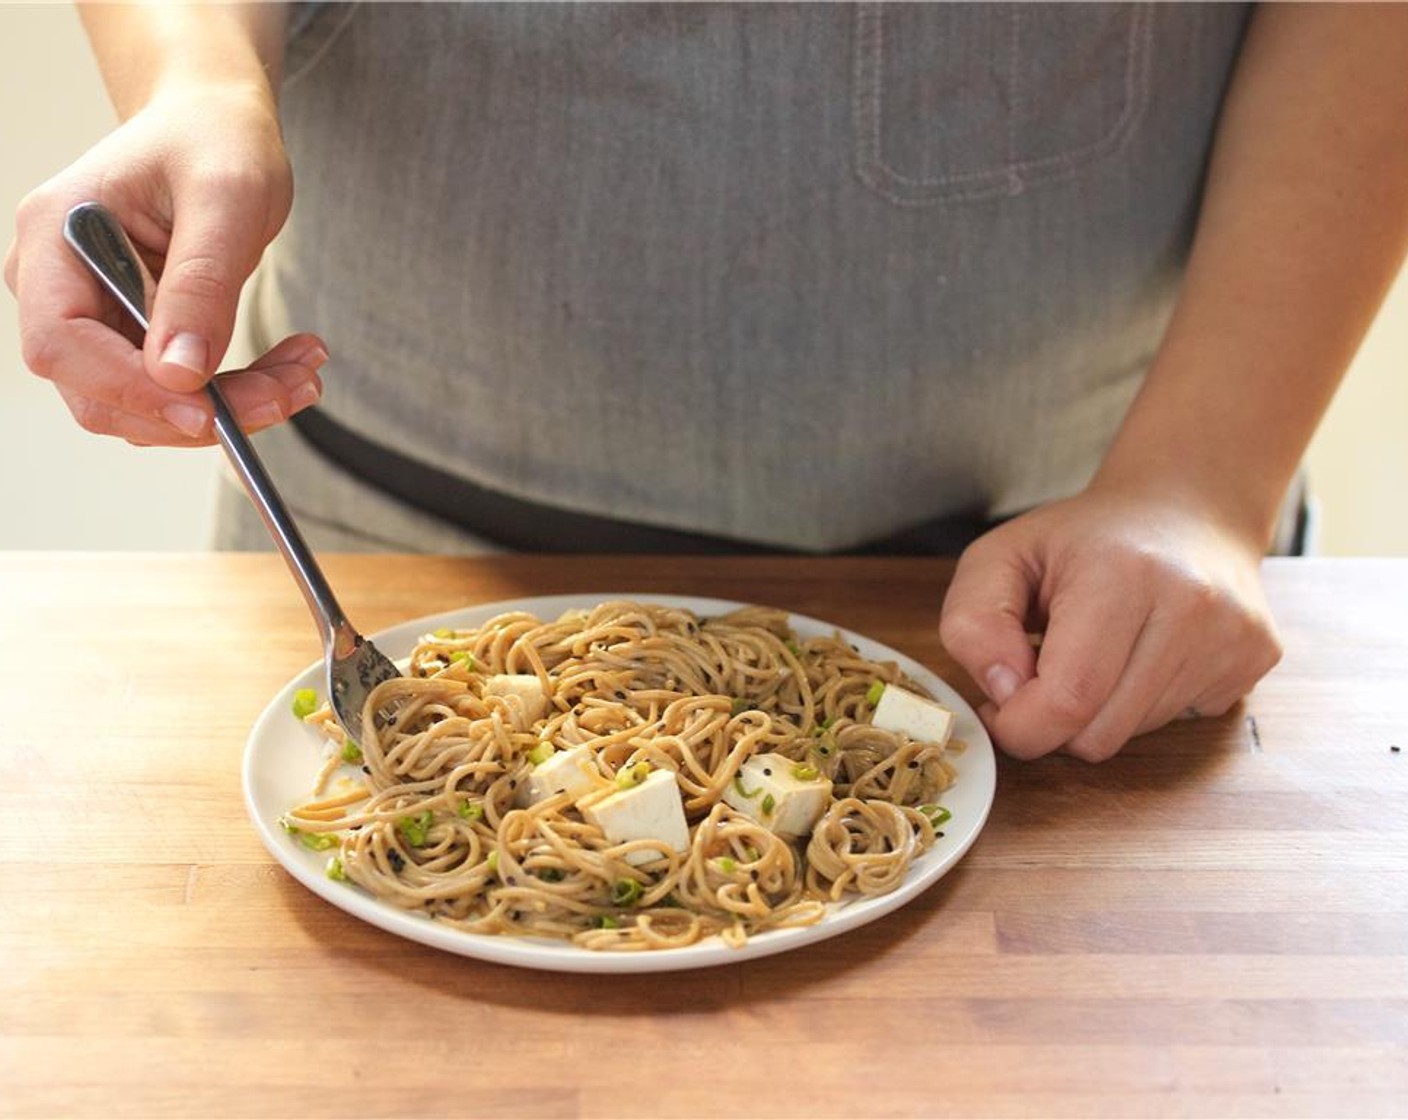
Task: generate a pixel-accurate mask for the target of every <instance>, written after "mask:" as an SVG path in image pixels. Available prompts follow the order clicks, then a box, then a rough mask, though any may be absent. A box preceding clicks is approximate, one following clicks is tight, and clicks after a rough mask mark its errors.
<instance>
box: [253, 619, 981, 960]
mask: <svg viewBox="0 0 1408 1120" xmlns="http://www.w3.org/2000/svg"><path fill="white" fill-rule="evenodd" d="M617 599H631V600H634V601H636V602H641V603H657V604H661V605H664V606H674V607H683V608H685V609H687V610H691V611H693V612H694V613H695V614H697V615H718V614H725V613H727V612H728V611H731V610H734V609H736V608H738V607H740V606H742V605H743V604H741V603H732V602H728V601H726V600H722V599H699V598H691V597H688V596H680V595H669V596H666V595H632V594H602V595H550V596H545V597H542V598H534V599H516V600H513V601H511V602H504V603H486V604H484V605H482V606H477V607H468V608H465V609H463V610H457V611H449V612H447V613H445V614H437V615H432V616H430V617H427V618H420V619H416V620H414V621H412V622H406V623H403V624H402V625H400V626H395V627H392V628H391V629H390V630H384V631H382V632H381V633H379V634H375V635H373V641H375V642H376V645H377V648H378V649H380V650H381V651H382V652H383V653H385V654H386V655H387V656H389V657H391V658H392V659H393V660H394V659H397V658H403V657H407V656H409V654H410V652H411V650H412V648H414V646H415V644H416V642H417V641H418V640H419V639H420V637H421V636H422V635H424V634H427V633H429V632H430V631H432V630H435V629H437V628H439V627H442V626H449V627H456V628H461V629H463V628H467V627H471V626H479V625H481V624H483V623H484V622H486V621H488V620H489V619H490V618H493V617H494V616H495V615H498V614H502V613H504V612H505V611H528V612H530V613H532V614H534V615H536V616H538V617H539V618H541V619H544V620H550V619H555V618H557V617H558V616H559V615H561V614H562V613H563V612H564V611H567V610H571V609H573V608H580V607H592V606H595V605H596V604H597V603H603V602H608V601H611V600H617ZM792 626H793V629H794V630H796V632H797V633H798V634H799V635H801V636H803V637H812V636H816V635H829V634H832V633H834V632H836V631H838V630H840V632H841V634H842V635H843V637H844V638H845V640H846V641H848V642H851V643H853V644H854V645H855V646H857V647H858V648H859V650H860V652H861V654H862V656H864V657H867V658H869V659H870V660H872V661H895V662H898V663H899V666H900V668H901V669H903V670H904V672H905V673H907V674H909V676H910V677H911V678H913V679H914V680H916V681H918V682H919V683H921V684H923V685H924V686H925V687H926V688H928V689H929V690H930V692H931V693H933V695H934V697H935V698H936V699H938V700H939V701H940V702H941V703H943V704H944V705H945V706H946V707H948V708H951V709H952V710H953V711H954V712H955V713H956V716H957V719H956V721H955V724H954V735H955V737H956V738H959V739H963V740H964V741H965V742H966V743H967V744H968V749H967V750H965V751H963V752H961V753H959V754H956V755H953V756H951V758H952V761H953V763H954V764H955V765H956V766H957V768H958V780H957V782H956V783H955V784H954V786H953V788H952V789H950V790H948V791H947V792H946V793H945V794H944V796H943V803H944V805H945V806H946V807H947V808H948V809H949V810H950V811H951V812H952V813H953V817H952V819H950V820H949V821H947V822H946V823H945V824H944V827H943V833H944V835H943V836H942V837H941V838H940V839H939V841H938V842H937V843H936V844H935V845H934V846H933V847H932V848H931V849H930V850H929V851H927V852H926V853H924V855H923V856H921V857H920V858H919V859H917V860H916V861H915V863H914V866H913V867H912V868H911V869H910V872H909V877H908V879H907V880H906V881H905V883H904V885H903V886H901V887H900V888H899V889H898V890H895V891H893V892H891V893H890V894H887V895H882V896H881V897H879V898H871V899H863V900H856V901H845V902H841V903H836V904H833V905H832V906H831V907H830V908H829V910H828V912H827V914H826V916H825V917H823V918H822V919H821V921H819V922H817V923H816V924H815V925H811V926H803V927H800V928H797V929H779V930H769V931H766V932H763V933H759V934H754V935H752V936H750V937H749V938H748V941H747V944H746V945H745V946H744V947H743V948H741V949H731V948H729V947H728V946H727V945H725V944H724V943H723V942H722V941H720V940H719V938H718V937H710V938H707V939H705V940H703V941H700V942H698V943H696V944H694V945H689V946H686V947H684V948H681V949H658V950H648V951H644V952H593V951H591V950H588V949H581V948H578V947H577V946H575V945H573V944H571V943H570V942H566V941H556V940H551V939H547V938H528V937H501V936H493V935H490V934H476V933H466V932H463V931H462V930H457V929H454V928H451V927H449V926H443V925H439V924H437V923H436V922H435V921H434V920H432V919H430V918H426V917H424V916H422V915H419V914H413V913H410V912H409V911H405V910H401V909H399V908H397V907H395V906H391V905H389V904H387V903H384V902H379V901H378V900H376V899H374V898H373V897H371V895H369V894H367V893H366V892H365V891H363V890H362V889H361V888H359V887H357V886H354V885H353V884H351V883H348V882H334V881H333V880H331V879H328V878H327V876H326V875H325V874H324V873H323V872H324V868H325V866H326V864H327V858H328V857H327V853H325V852H311V851H308V850H307V849H306V848H304V847H303V846H302V845H301V844H299V843H298V842H297V841H296V840H294V839H293V838H292V837H290V836H288V835H287V834H286V833H285V832H284V831H283V829H282V828H280V827H279V823H278V822H279V818H280V817H281V816H283V815H284V814H285V813H286V812H288V811H289V810H290V809H292V808H293V807H294V806H296V805H298V804H301V803H302V802H304V801H306V800H307V799H308V797H309V795H310V794H311V792H312V787H313V780H314V777H315V776H316V774H317V772H318V769H319V766H320V765H321V762H322V757H323V755H322V751H323V744H324V740H323V739H322V737H321V736H320V735H318V734H317V732H315V731H314V730H313V729H311V728H308V727H305V726H303V725H302V724H301V723H300V722H299V721H298V720H296V719H295V718H294V717H293V715H292V714H291V713H290V710H289V709H290V705H291V704H292V702H293V694H294V692H295V691H296V690H297V689H300V688H314V689H317V690H318V691H319V693H320V694H321V692H322V690H323V688H324V687H325V686H324V684H323V681H322V676H321V674H322V664H321V662H319V663H315V664H313V665H310V666H308V668H307V669H306V670H304V671H303V672H302V673H300V674H299V675H298V676H296V677H295V678H294V679H293V680H291V681H289V682H288V684H287V685H285V686H284V687H283V689H282V690H280V692H279V693H278V695H277V696H275V697H274V698H273V700H271V701H270V702H269V706H268V707H267V708H265V709H264V712H263V714H261V715H260V717H259V719H258V721H256V723H255V725H254V728H253V730H252V731H251V732H250V736H249V741H248V743H247V744H246V746H245V756H244V796H245V805H246V806H247V808H248V810H249V814H250V817H251V818H252V819H253V821H254V827H255V828H256V829H257V830H258V832H259V836H260V838H261V839H262V840H263V841H264V844H265V846H266V847H267V848H268V849H269V851H270V852H271V853H272V854H273V856H274V858H275V859H277V860H278V861H279V862H280V863H281V864H283V866H284V868H285V869H286V870H287V871H288V872H289V874H290V875H292V876H293V877H294V878H295V879H297V880H298V881H299V882H300V883H302V884H303V885H304V886H305V887H307V888H308V889H309V890H310V891H312V892H313V893H314V894H317V895H321V896H322V897H323V898H325V899H326V900H327V901H328V902H331V903H332V904H333V905H334V906H337V907H340V908H341V909H343V910H346V911H347V912H348V913H349V914H352V915H354V916H355V917H358V918H361V919H362V920H363V921H365V922H370V923H371V924H372V925H374V926H379V927H380V928H382V929H384V930H386V931H388V932H389V933H394V934H398V935H399V936H401V937H407V938H410V939H411V940H412V941H419V942H422V943H424V944H426V945H433V946H434V947H435V948H437V949H445V950H447V951H448V952H451V953H460V954H462V955H464V956H467V957H478V958H479V959H481V960H487V961H494V962H497V963H499V964H511V965H518V966H520V967H523V968H540V969H549V970H553V971H559V972H665V971H669V970H672V969H682V968H703V967H706V966H709V965H719V964H732V963H734V962H736V961H745V960H749V959H751V958H754V957H764V956H769V955H771V954H773V953H781V952H784V951H786V950H788V949H796V948H799V947H801V946H803V945H809V944H811V943H812V942H815V941H820V940H822V939H823V938H827V937H835V936H836V935H837V934H839V933H844V932H846V931H847V930H851V929H855V928H856V927H857V926H862V925H865V924H866V923H867V922H873V921H875V919H877V918H880V917H883V916H884V915H886V914H888V913H889V912H890V911H892V910H894V909H896V908H898V907H900V906H903V905H904V904H905V903H906V902H909V901H910V900H911V899H912V898H914V897H915V896H917V895H918V894H919V893H920V892H921V891H923V890H925V889H926V888H927V887H931V886H933V885H934V883H936V882H937V881H938V880H939V879H940V878H941V877H942V876H943V875H944V873H945V872H947V871H948V870H949V868H951V867H952V866H953V865H954V864H955V863H957V862H958V860H959V858H960V857H961V856H962V855H963V853H964V852H966V851H967V850H968V848H969V847H970V846H971V845H972V843H973V841H974V840H975V839H977V836H978V832H979V831H980V830H981V829H982V827H983V822H984V821H985V820H986V819H987V815H988V809H989V808H990V807H991V805H992V799H993V791H994V789H995V787H996V784H997V768H996V765H995V760H994V758H993V750H992V742H991V740H990V739H989V738H988V736H987V732H986V731H985V730H984V729H983V725H982V723H981V722H980V721H979V720H978V717H977V715H976V713H974V711H973V709H972V708H970V707H969V706H968V705H967V704H966V703H964V701H963V699H962V697H960V696H959V695H958V693H957V692H955V691H954V690H953V689H952V688H950V687H949V686H948V685H947V684H945V683H944V682H943V681H941V680H940V679H939V678H938V677H936V676H935V675H934V674H933V673H931V672H930V671H929V670H928V669H926V668H924V666H922V665H920V664H919V663H918V662H916V661H914V660H912V659H910V658H908V657H905V656H904V654H902V653H899V652H897V651H896V650H893V649H890V648H889V647H888V646H883V645H881V644H880V643H879V642H875V641H871V640H870V639H868V638H865V637H862V636H860V635H857V634H851V633H848V632H847V631H845V630H841V628H840V627H837V626H832V625H830V624H828V623H825V622H820V621H818V620H817V619H814V618H807V617H805V616H803V615H793V616H792Z"/></svg>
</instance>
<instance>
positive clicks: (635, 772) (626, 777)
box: [616, 762, 650, 789]
mask: <svg viewBox="0 0 1408 1120" xmlns="http://www.w3.org/2000/svg"><path fill="white" fill-rule="evenodd" d="M648 777H650V763H648V762H637V763H635V764H634V765H633V766H627V767H626V768H625V769H624V770H622V771H621V772H620V773H619V774H617V775H616V785H617V788H619V789H634V788H635V787H636V786H638V785H640V784H641V782H643V781H645V779H646V778H648Z"/></svg>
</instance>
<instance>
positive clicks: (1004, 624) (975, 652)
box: [939, 536, 1036, 707]
mask: <svg viewBox="0 0 1408 1120" xmlns="http://www.w3.org/2000/svg"><path fill="white" fill-rule="evenodd" d="M1028 572H1029V568H1028V566H1027V565H1026V564H1024V563H1023V562H1022V560H1021V557H1020V556H1019V555H1018V554H1017V552H1016V551H1015V550H1013V549H1011V548H1010V547H1009V546H1007V545H1006V544H1005V543H1004V542H1001V541H998V540H995V539H993V538H992V537H991V536H989V537H985V538H983V539H982V540H979V541H978V542H976V543H975V544H974V545H972V546H970V547H969V548H968V550H967V551H966V552H965V553H964V554H963V556H962V558H961V559H960V560H959V562H958V570H957V571H956V572H955V573H954V576H953V582H952V583H951V584H949V588H948V594H947V595H946V596H945V598H944V607H943V614H942V616H941V618H940V621H939V638H940V640H941V641H942V642H943V644H944V648H945V649H947V650H948V652H949V653H950V654H952V656H953V657H954V659H955V660H956V661H957V662H958V663H959V664H960V665H961V666H963V668H964V669H965V670H966V671H967V673H968V675H969V676H970V677H972V678H973V680H974V681H975V682H976V683H977V685H978V687H979V688H981V689H982V690H983V692H984V693H986V694H987V697H988V699H989V700H991V701H992V702H993V703H994V704H996V705H998V707H1001V706H1002V705H1003V704H1004V703H1006V702H1007V700H1008V699H1009V698H1010V697H1011V696H1012V694H1013V693H1014V692H1016V691H1017V689H1019V688H1020V687H1021V686H1022V685H1023V684H1025V683H1026V682H1027V681H1029V680H1031V678H1032V676H1033V675H1034V674H1035V672H1036V654H1035V652H1034V651H1033V650H1032V644H1031V641H1030V640H1029V639H1028V638H1027V630H1026V618H1027V611H1028V608H1029V606H1030V604H1031V601H1032V596H1033V595H1034V593H1035V588H1034V587H1033V586H1032V582H1031V577H1030V576H1029V575H1028Z"/></svg>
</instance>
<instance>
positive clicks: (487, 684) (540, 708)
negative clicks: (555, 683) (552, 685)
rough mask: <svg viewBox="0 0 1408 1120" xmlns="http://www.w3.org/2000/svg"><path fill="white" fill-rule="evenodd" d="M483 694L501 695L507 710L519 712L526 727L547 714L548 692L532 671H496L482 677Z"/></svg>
mask: <svg viewBox="0 0 1408 1120" xmlns="http://www.w3.org/2000/svg"><path fill="white" fill-rule="evenodd" d="M484 695H485V696H501V697H503V698H504V699H505V700H507V701H508V706H509V710H510V711H513V712H515V713H520V714H521V716H522V720H523V726H524V727H527V726H529V725H531V724H533V723H535V722H536V721H538V720H540V719H542V718H543V716H545V715H546V714H547V710H548V694H547V692H546V691H544V689H543V682H542V681H540V680H539V679H538V678H537V676H536V675H534V674H533V673H498V674H496V675H495V676H492V677H485V678H484Z"/></svg>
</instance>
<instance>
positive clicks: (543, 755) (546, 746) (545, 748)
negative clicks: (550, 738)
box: [528, 743, 557, 766]
mask: <svg viewBox="0 0 1408 1120" xmlns="http://www.w3.org/2000/svg"><path fill="white" fill-rule="evenodd" d="M556 753H557V752H556V750H555V749H554V748H553V745H552V744H551V743H539V744H538V745H537V746H536V747H534V748H533V749H532V750H531V751H529V752H528V761H529V762H531V763H532V764H533V765H534V766H541V765H542V764H543V763H544V762H546V761H547V760H548V759H550V758H551V757H552V756H553V755H554V754H556Z"/></svg>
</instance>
